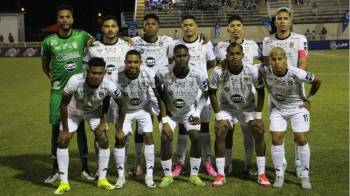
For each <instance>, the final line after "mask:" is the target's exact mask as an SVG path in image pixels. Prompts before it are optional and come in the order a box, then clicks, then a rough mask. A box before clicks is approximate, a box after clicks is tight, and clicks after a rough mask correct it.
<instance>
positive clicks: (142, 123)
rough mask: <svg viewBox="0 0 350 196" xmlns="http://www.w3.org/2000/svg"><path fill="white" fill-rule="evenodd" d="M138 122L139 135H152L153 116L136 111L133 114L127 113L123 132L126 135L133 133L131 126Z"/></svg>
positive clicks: (142, 111) (143, 111)
mask: <svg viewBox="0 0 350 196" xmlns="http://www.w3.org/2000/svg"><path fill="white" fill-rule="evenodd" d="M133 120H136V123H137V125H138V131H137V132H138V133H139V134H142V133H151V132H152V131H153V121H152V118H151V114H150V113H149V112H146V111H145V110H142V109H140V110H136V111H132V112H127V113H126V115H125V120H124V124H123V131H124V134H125V135H128V134H131V133H132V128H131V124H132V121H133Z"/></svg>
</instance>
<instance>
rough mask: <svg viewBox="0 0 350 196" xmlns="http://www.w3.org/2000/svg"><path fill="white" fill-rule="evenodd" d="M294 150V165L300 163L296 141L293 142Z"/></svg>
mask: <svg viewBox="0 0 350 196" xmlns="http://www.w3.org/2000/svg"><path fill="white" fill-rule="evenodd" d="M294 152H295V165H296V166H297V165H301V162H300V157H299V152H298V144H297V143H294Z"/></svg>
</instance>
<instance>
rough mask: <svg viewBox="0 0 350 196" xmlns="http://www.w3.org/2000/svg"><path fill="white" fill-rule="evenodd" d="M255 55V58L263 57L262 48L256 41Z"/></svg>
mask: <svg viewBox="0 0 350 196" xmlns="http://www.w3.org/2000/svg"><path fill="white" fill-rule="evenodd" d="M253 56H254V57H255V58H260V57H261V50H260V48H259V46H258V44H257V43H256V42H254V54H253Z"/></svg>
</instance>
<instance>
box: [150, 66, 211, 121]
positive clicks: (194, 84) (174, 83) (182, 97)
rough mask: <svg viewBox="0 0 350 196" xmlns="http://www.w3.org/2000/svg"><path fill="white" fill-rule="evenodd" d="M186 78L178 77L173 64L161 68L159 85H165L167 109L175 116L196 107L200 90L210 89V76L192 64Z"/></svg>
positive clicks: (158, 74)
mask: <svg viewBox="0 0 350 196" xmlns="http://www.w3.org/2000/svg"><path fill="white" fill-rule="evenodd" d="M189 69H190V71H189V73H188V74H187V76H186V77H185V78H182V79H180V78H177V77H176V76H175V74H174V73H173V65H169V66H168V67H164V68H162V69H159V71H158V73H157V76H156V77H157V79H158V81H159V83H157V86H160V85H163V86H162V87H163V96H164V101H165V104H166V107H167V109H168V110H169V112H170V113H171V114H172V115H174V116H179V115H184V114H186V113H188V112H189V111H190V110H191V109H193V108H195V103H196V101H197V95H198V92H199V91H201V92H207V91H208V77H206V76H205V75H204V74H203V73H202V72H201V71H200V70H198V69H197V68H196V67H194V66H192V65H190V66H189Z"/></svg>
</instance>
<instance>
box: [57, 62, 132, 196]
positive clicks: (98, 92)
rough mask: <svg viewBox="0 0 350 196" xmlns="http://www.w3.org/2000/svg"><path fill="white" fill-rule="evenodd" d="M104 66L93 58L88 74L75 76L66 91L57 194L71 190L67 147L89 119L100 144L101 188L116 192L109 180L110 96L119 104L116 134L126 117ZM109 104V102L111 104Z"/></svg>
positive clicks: (118, 94)
mask: <svg viewBox="0 0 350 196" xmlns="http://www.w3.org/2000/svg"><path fill="white" fill-rule="evenodd" d="M105 65H106V63H105V62H104V60H103V59H101V58H92V59H91V60H90V61H89V63H88V69H87V74H86V76H84V75H83V74H82V73H80V74H75V75H73V76H72V77H71V78H70V79H69V81H68V83H67V85H66V86H65V88H64V90H63V97H62V101H61V120H62V121H61V125H60V133H59V136H58V148H57V161H58V168H59V174H60V178H61V183H60V185H59V187H58V188H57V189H56V191H55V192H54V193H55V194H63V193H64V192H66V191H69V190H70V186H69V183H68V165H69V155H68V145H69V142H70V140H71V138H72V136H73V134H74V132H75V131H76V130H77V127H78V124H79V122H81V120H83V119H86V120H87V122H88V123H89V125H90V128H91V130H92V131H93V132H94V134H95V138H96V139H97V141H98V145H99V149H98V150H99V153H98V172H99V179H98V182H97V186H98V187H102V188H105V189H114V188H115V186H113V185H111V184H110V183H109V182H108V181H107V179H106V173H107V168H108V161H109V155H110V152H109V148H108V135H107V129H108V127H107V112H108V105H109V104H105V101H104V100H105V98H106V97H107V96H111V97H112V98H113V99H114V100H115V102H116V103H117V104H118V106H119V108H120V110H119V116H120V118H119V122H118V125H117V126H116V130H117V132H118V131H121V125H122V124H123V121H124V117H125V110H126V105H125V98H124V96H123V95H122V94H121V92H120V90H119V89H118V88H117V86H116V85H115V84H114V83H113V82H112V81H111V80H109V79H107V78H104V75H105ZM72 98H73V99H72ZM108 103H109V102H108Z"/></svg>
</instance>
